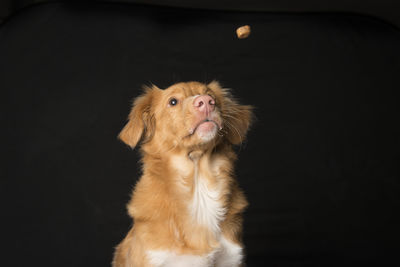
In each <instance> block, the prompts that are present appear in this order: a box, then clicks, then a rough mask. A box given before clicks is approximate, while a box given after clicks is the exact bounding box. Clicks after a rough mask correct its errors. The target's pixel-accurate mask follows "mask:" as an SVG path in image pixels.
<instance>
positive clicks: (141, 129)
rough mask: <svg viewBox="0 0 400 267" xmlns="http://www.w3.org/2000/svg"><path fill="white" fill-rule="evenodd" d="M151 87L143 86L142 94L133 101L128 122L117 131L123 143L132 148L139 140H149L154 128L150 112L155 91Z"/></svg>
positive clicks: (153, 119) (152, 116) (154, 88)
mask: <svg viewBox="0 0 400 267" xmlns="http://www.w3.org/2000/svg"><path fill="white" fill-rule="evenodd" d="M156 90H159V89H158V88H156V87H155V86H154V87H153V88H145V92H144V94H142V95H141V96H139V97H137V98H136V99H135V100H134V101H133V106H132V110H131V112H130V113H129V116H128V122H127V124H126V125H125V127H124V128H123V129H122V131H121V132H120V133H119V136H118V137H119V139H121V140H122V141H123V142H124V143H125V144H127V145H129V146H130V147H131V148H134V147H135V146H136V145H137V144H138V143H139V141H141V140H142V142H147V141H149V140H150V139H151V138H152V136H153V134H154V130H155V122H156V121H155V118H154V115H153V114H152V112H151V105H152V102H153V99H154V95H155V93H156V92H155V91H156Z"/></svg>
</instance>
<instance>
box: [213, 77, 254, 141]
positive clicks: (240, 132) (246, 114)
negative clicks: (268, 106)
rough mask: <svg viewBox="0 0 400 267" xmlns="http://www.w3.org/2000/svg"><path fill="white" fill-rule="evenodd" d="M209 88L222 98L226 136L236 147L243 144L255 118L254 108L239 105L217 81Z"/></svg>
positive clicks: (221, 106)
mask: <svg viewBox="0 0 400 267" xmlns="http://www.w3.org/2000/svg"><path fill="white" fill-rule="evenodd" d="M207 87H209V88H210V89H211V90H213V92H215V93H216V94H217V98H220V102H221V104H220V108H221V114H222V119H223V131H224V135H225V136H226V138H227V139H228V141H229V142H230V143H232V144H234V145H238V144H240V143H242V142H243V141H244V139H245V137H246V133H247V131H248V129H249V126H250V124H251V121H252V118H253V107H252V106H247V105H240V104H238V103H237V101H236V100H235V99H234V97H233V96H232V94H231V93H230V91H229V90H228V89H225V88H222V87H221V86H220V85H219V83H218V82H217V81H212V82H211V83H209V84H208V85H207ZM217 101H218V100H217Z"/></svg>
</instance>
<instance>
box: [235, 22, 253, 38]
mask: <svg viewBox="0 0 400 267" xmlns="http://www.w3.org/2000/svg"><path fill="white" fill-rule="evenodd" d="M250 32H251V30H250V26H249V25H245V26H242V27H239V28H237V29H236V35H237V37H238V38H239V39H245V38H247V37H249V35H250Z"/></svg>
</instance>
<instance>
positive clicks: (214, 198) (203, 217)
mask: <svg viewBox="0 0 400 267" xmlns="http://www.w3.org/2000/svg"><path fill="white" fill-rule="evenodd" d="M174 163H175V167H176V168H177V170H178V171H179V172H180V174H182V176H183V177H185V178H184V179H185V180H186V181H190V182H187V183H185V187H186V192H187V193H188V194H189V199H190V201H189V202H188V204H187V210H188V212H189V214H190V216H191V218H192V220H193V223H195V224H198V225H200V226H203V227H206V228H207V229H209V230H210V231H212V232H213V233H214V234H216V235H218V234H219V232H220V227H219V224H220V222H221V221H222V220H223V219H224V217H225V214H226V208H225V207H224V201H223V191H224V190H223V189H224V187H225V185H224V181H223V180H222V179H219V177H218V175H219V173H220V171H219V161H218V160H214V161H211V162H210V161H209V160H199V161H195V162H193V161H191V160H188V159H182V158H180V159H176V160H175V162H174Z"/></svg>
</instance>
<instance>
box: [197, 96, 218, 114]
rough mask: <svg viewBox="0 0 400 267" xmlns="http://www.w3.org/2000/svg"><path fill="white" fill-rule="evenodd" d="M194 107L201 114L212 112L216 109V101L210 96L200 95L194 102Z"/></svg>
mask: <svg viewBox="0 0 400 267" xmlns="http://www.w3.org/2000/svg"><path fill="white" fill-rule="evenodd" d="M193 106H194V108H195V109H197V110H198V111H200V112H206V113H208V112H211V111H213V110H214V108H215V100H214V99H213V98H212V97H211V96H209V95H200V96H198V97H196V98H195V100H194V101H193Z"/></svg>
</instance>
